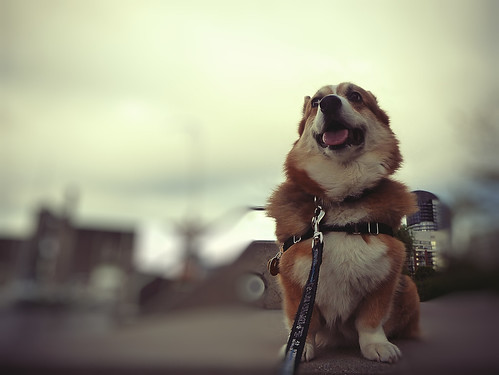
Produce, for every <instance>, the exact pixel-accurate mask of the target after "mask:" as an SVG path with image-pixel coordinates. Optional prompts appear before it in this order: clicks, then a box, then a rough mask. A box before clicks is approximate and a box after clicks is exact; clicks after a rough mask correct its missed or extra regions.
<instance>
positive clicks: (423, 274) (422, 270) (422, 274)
mask: <svg viewBox="0 0 499 375" xmlns="http://www.w3.org/2000/svg"><path fill="white" fill-rule="evenodd" d="M435 274H436V271H435V270H434V269H433V268H432V267H428V266H421V267H418V269H417V270H416V273H415V274H414V278H415V279H416V280H418V281H421V280H426V279H428V278H430V277H432V276H435Z"/></svg>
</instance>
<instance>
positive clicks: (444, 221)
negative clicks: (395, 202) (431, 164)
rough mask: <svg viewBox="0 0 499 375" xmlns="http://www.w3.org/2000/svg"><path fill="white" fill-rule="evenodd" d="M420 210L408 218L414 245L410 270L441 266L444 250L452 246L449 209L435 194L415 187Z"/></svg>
mask: <svg viewBox="0 0 499 375" xmlns="http://www.w3.org/2000/svg"><path fill="white" fill-rule="evenodd" d="M413 193H414V194H415V195H416V197H417V202H418V207H419V211H418V212H416V213H415V214H413V215H410V216H408V217H407V228H408V229H409V231H410V233H411V236H412V239H413V247H414V256H413V259H412V260H411V261H410V262H409V271H410V272H415V271H416V270H417V268H418V267H423V266H426V267H431V268H437V269H438V268H439V267H443V266H444V260H443V252H445V250H446V249H447V247H448V246H449V231H448V228H449V223H448V222H449V210H448V208H447V206H446V205H445V204H443V203H442V202H441V201H440V199H439V198H438V197H437V196H436V195H435V194H433V193H430V192H428V191H424V190H416V191H413Z"/></svg>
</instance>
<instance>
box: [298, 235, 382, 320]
mask: <svg viewBox="0 0 499 375" xmlns="http://www.w3.org/2000/svg"><path fill="white" fill-rule="evenodd" d="M324 237H325V239H324V245H325V246H324V251H323V256H322V265H321V270H320V277H319V284H318V287H317V295H316V299H315V303H316V304H317V306H318V307H319V309H320V310H321V312H322V314H323V316H324V317H325V318H326V320H327V325H328V326H329V327H330V328H331V327H334V326H335V325H336V323H337V321H339V322H344V321H345V320H346V319H347V318H348V317H349V316H350V315H351V314H352V313H353V310H354V309H355V308H356V306H357V305H358V303H359V301H360V300H361V298H362V296H364V295H366V294H367V293H368V292H369V291H371V290H373V289H374V288H375V287H376V286H377V285H378V283H379V282H381V281H382V280H383V279H384V278H385V277H386V276H387V275H388V273H389V271H390V262H389V260H388V258H387V257H386V256H385V254H386V251H387V247H386V245H385V244H384V243H383V242H381V241H380V240H378V239H376V238H372V239H371V241H370V243H369V244H367V243H366V242H364V240H363V239H362V237H361V236H355V235H348V234H346V233H328V234H326V235H325V236H324ZM310 266H311V259H310V258H308V257H307V258H301V259H299V260H297V262H296V263H295V267H294V270H293V272H294V277H295V280H297V281H299V282H300V284H301V285H302V286H304V285H305V283H306V281H307V277H308V274H309V272H310ZM323 280H324V281H327V284H322V283H321V281H323Z"/></svg>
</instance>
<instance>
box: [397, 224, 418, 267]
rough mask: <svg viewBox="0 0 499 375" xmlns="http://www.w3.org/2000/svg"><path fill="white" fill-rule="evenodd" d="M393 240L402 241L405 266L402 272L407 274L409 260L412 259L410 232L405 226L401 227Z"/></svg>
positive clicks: (412, 249) (412, 245)
mask: <svg viewBox="0 0 499 375" xmlns="http://www.w3.org/2000/svg"><path fill="white" fill-rule="evenodd" d="M395 238H397V239H399V240H400V241H402V242H403V243H404V245H405V258H406V261H405V266H404V270H403V272H404V273H405V274H409V270H408V268H407V265H408V264H409V260H410V259H413V258H414V243H413V240H412V236H411V232H410V231H409V229H408V228H407V225H401V226H400V228H399V229H398V230H397V231H396V232H395Z"/></svg>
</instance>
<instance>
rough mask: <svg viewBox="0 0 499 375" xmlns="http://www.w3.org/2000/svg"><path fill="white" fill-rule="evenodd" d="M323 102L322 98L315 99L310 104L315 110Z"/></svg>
mask: <svg viewBox="0 0 499 375" xmlns="http://www.w3.org/2000/svg"><path fill="white" fill-rule="evenodd" d="M320 102H321V98H313V99H312V101H311V102H310V104H311V105H312V108H315V107H317V106H318V105H319V103H320Z"/></svg>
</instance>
